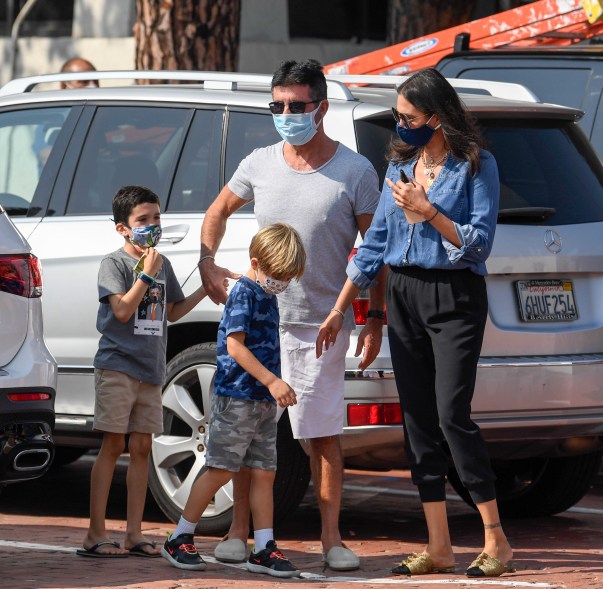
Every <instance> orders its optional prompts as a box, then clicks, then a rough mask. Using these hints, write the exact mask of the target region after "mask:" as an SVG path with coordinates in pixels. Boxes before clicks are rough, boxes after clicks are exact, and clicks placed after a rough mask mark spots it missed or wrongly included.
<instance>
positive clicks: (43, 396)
mask: <svg viewBox="0 0 603 589" xmlns="http://www.w3.org/2000/svg"><path fill="white" fill-rule="evenodd" d="M7 397H8V398H9V399H10V400H11V401H17V402H19V401H48V399H50V394H49V393H9V394H8V395H7Z"/></svg>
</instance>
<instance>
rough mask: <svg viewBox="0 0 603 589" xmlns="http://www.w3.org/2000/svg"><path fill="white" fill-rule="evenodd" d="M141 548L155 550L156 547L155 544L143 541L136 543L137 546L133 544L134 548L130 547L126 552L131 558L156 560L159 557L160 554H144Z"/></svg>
mask: <svg viewBox="0 0 603 589" xmlns="http://www.w3.org/2000/svg"><path fill="white" fill-rule="evenodd" d="M143 546H150V547H151V548H156V547H157V542H147V541H146V540H143V541H142V542H138V544H134V546H132V548H130V549H129V550H128V552H129V553H130V554H131V555H132V556H142V557H144V558H158V557H160V556H161V554H160V553H157V554H151V553H149V552H145V551H144V550H143V549H142V547H143Z"/></svg>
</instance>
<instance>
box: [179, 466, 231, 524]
mask: <svg viewBox="0 0 603 589" xmlns="http://www.w3.org/2000/svg"><path fill="white" fill-rule="evenodd" d="M232 475H233V473H232V472H230V471H228V470H222V469H221V468H213V467H211V466H210V467H209V468H208V469H207V470H206V471H205V472H204V473H203V474H202V475H201V476H200V477H199V478H198V479H197V480H196V481H195V482H194V484H193V486H192V487H191V492H190V494H189V496H188V500H187V501H186V506H185V507H184V511H183V512H182V517H184V519H185V520H187V521H189V522H197V521H199V519H201V516H202V515H203V512H204V511H205V510H206V509H207V506H208V505H209V502H210V501H211V500H212V499H213V498H214V495H215V494H216V493H217V492H218V489H220V487H223V486H224V485H225V484H226V483H227V482H228V481H230V479H231V478H232Z"/></svg>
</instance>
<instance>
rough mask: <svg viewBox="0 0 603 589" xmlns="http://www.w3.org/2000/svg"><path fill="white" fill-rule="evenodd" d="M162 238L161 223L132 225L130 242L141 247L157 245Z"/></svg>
mask: <svg viewBox="0 0 603 589" xmlns="http://www.w3.org/2000/svg"><path fill="white" fill-rule="evenodd" d="M160 239H161V225H147V226H146V227H132V237H130V242H131V243H132V245H134V246H136V247H139V248H147V247H155V246H156V245H157V244H158V243H159V240H160Z"/></svg>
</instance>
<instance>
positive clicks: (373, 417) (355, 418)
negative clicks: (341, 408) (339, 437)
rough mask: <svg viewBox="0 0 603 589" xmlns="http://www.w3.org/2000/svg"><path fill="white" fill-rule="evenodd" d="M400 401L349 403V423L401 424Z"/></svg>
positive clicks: (358, 424) (354, 424)
mask: <svg viewBox="0 0 603 589" xmlns="http://www.w3.org/2000/svg"><path fill="white" fill-rule="evenodd" d="M401 423H402V409H401V408H400V403H357V404H353V405H348V425H350V426H360V425H396V424H397V425H400V424H401Z"/></svg>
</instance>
